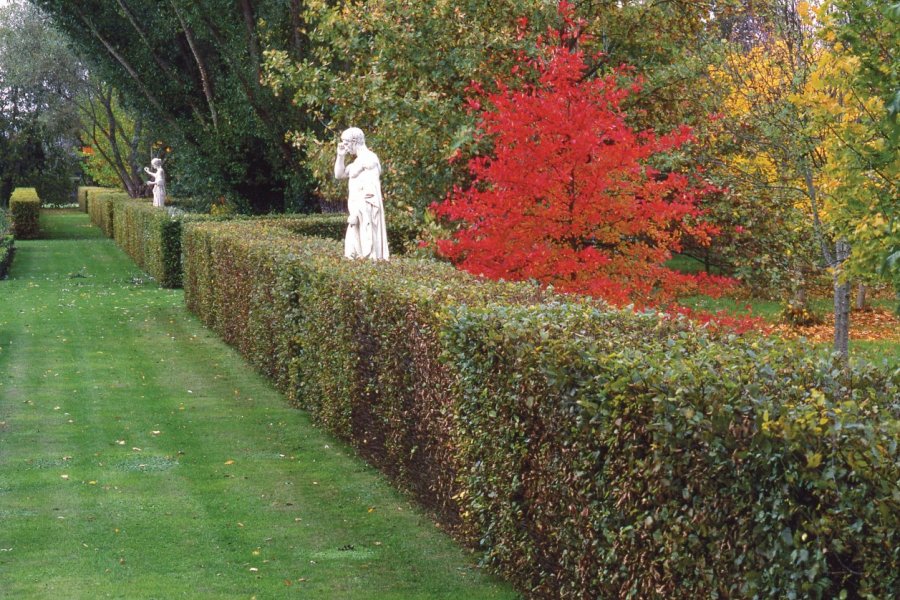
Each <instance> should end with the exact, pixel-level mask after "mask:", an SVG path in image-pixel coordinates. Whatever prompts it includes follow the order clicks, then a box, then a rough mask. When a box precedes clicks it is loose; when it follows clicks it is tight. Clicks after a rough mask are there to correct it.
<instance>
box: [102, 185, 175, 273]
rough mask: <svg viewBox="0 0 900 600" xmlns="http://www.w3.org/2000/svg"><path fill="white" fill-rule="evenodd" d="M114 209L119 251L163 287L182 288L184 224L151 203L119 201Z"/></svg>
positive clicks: (114, 205) (115, 231)
mask: <svg viewBox="0 0 900 600" xmlns="http://www.w3.org/2000/svg"><path fill="white" fill-rule="evenodd" d="M112 206H113V221H114V225H113V233H114V236H115V240H116V243H117V244H118V245H119V247H120V248H122V250H124V251H125V252H126V253H127V254H128V255H129V256H130V257H131V258H132V259H133V260H134V262H135V263H137V265H138V266H139V267H140V268H141V269H143V270H144V271H145V272H146V273H148V274H150V275H151V276H152V277H153V278H154V279H156V281H157V283H159V285H160V287H164V288H178V287H181V221H180V220H179V219H177V218H173V217H171V216H169V212H168V211H167V210H165V209H161V208H158V207H155V206H153V205H152V204H151V203H150V201H148V200H117V201H113V202H112Z"/></svg>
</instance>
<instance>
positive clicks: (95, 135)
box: [78, 81, 165, 198]
mask: <svg viewBox="0 0 900 600" xmlns="http://www.w3.org/2000/svg"><path fill="white" fill-rule="evenodd" d="M78 106H79V110H80V114H81V119H82V130H81V138H82V146H83V148H82V156H83V163H82V164H83V168H84V171H85V174H86V175H88V177H90V178H91V180H92V181H94V182H95V183H97V184H99V185H104V186H110V187H121V188H123V189H124V190H125V191H127V192H128V194H129V195H130V196H131V197H132V198H136V197H138V196H142V195H146V194H147V192H148V190H147V186H146V184H145V180H146V176H145V174H144V172H143V167H144V166H145V165H146V163H147V157H148V156H151V155H154V156H158V155H159V154H161V152H160V151H162V152H163V153H164V152H165V148H164V147H162V145H161V144H160V145H159V146H157V147H156V148H154V140H153V136H152V133H151V132H149V131H148V128H147V127H146V126H145V124H144V119H143V117H142V116H141V115H136V116H135V115H133V114H132V112H131V111H129V110H127V109H126V108H125V106H124V105H123V103H122V100H121V94H120V93H119V92H118V90H116V89H115V88H113V87H112V86H111V85H108V84H104V83H102V82H95V81H91V82H90V83H89V85H88V86H86V89H85V91H84V93H83V94H82V95H81V96H80V97H79V99H78ZM154 151H155V153H154Z"/></svg>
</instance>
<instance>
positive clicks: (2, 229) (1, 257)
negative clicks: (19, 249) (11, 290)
mask: <svg viewBox="0 0 900 600" xmlns="http://www.w3.org/2000/svg"><path fill="white" fill-rule="evenodd" d="M10 225H11V224H10V222H9V221H8V220H7V218H6V212H5V211H3V210H0V279H3V278H4V277H6V274H7V273H8V272H9V267H10V265H12V260H13V255H14V254H15V252H16V247H15V243H16V240H15V238H14V237H13V235H12V230H11V228H10Z"/></svg>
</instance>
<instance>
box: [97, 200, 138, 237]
mask: <svg viewBox="0 0 900 600" xmlns="http://www.w3.org/2000/svg"><path fill="white" fill-rule="evenodd" d="M130 199H131V198H130V197H129V196H128V194H127V193H125V192H122V191H118V190H108V191H102V192H97V193H93V194H89V195H88V202H87V205H88V214H89V215H90V217H91V223H93V224H94V225H96V226H97V227H99V228H100V229H101V230H102V231H103V234H104V235H106V237H109V238H112V237H115V235H114V234H115V231H114V227H115V217H114V207H115V203H116V202H122V201H126V200H130Z"/></svg>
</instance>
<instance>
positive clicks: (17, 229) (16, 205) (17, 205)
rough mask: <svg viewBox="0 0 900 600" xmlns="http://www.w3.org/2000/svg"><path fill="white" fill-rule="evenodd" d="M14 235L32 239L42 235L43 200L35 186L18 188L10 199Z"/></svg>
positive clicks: (23, 238) (21, 238)
mask: <svg viewBox="0 0 900 600" xmlns="http://www.w3.org/2000/svg"><path fill="white" fill-rule="evenodd" d="M9 219H10V222H11V223H12V233H13V236H14V237H16V238H18V239H20V240H32V239H35V238H37V237H38V236H39V235H40V230H41V226H40V220H41V200H40V198H38V195H37V192H36V191H34V188H17V189H16V190H15V191H13V193H12V197H11V198H10V199H9Z"/></svg>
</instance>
